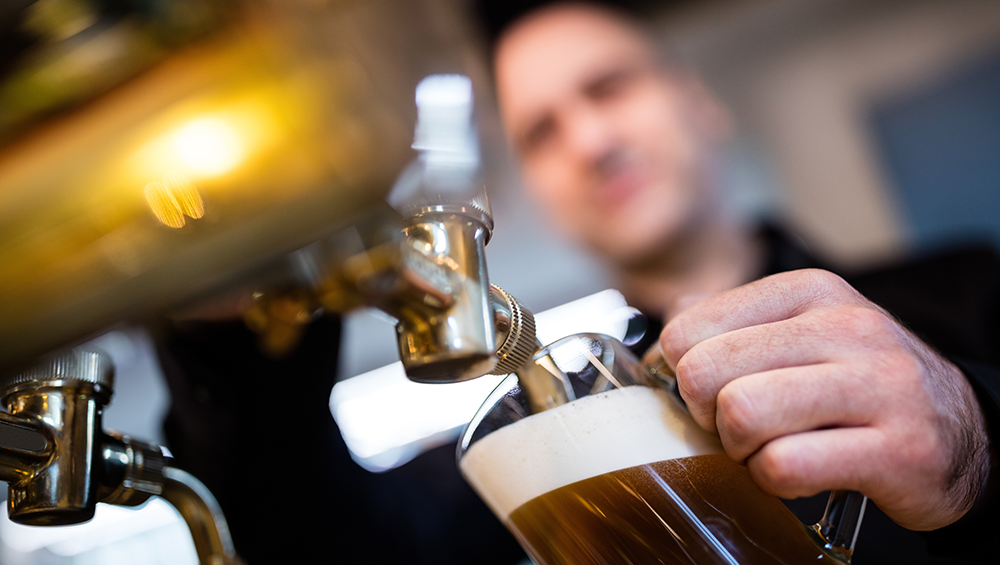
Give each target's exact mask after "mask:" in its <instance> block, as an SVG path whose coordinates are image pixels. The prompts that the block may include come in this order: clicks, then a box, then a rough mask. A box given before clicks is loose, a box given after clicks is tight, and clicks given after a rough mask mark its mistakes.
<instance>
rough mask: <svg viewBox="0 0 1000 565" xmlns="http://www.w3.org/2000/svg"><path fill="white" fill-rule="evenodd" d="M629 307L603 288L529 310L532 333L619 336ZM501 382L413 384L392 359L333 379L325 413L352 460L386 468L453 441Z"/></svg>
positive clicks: (545, 337)
mask: <svg viewBox="0 0 1000 565" xmlns="http://www.w3.org/2000/svg"><path fill="white" fill-rule="evenodd" d="M635 312H636V311H635V309H633V308H630V307H628V305H627V304H626V302H625V298H624V297H623V296H622V295H621V293H620V292H618V291H616V290H605V291H601V292H599V293H597V294H593V295H590V296H587V297H584V298H581V299H579V300H574V301H573V302H569V303H566V304H563V305H562V306H557V307H555V308H551V309H549V310H546V311H544V312H539V313H537V314H535V324H536V332H537V335H538V340H539V341H541V342H542V343H551V342H553V341H555V340H557V339H559V338H561V337H565V336H567V335H570V334H574V333H581V332H592V333H603V334H607V335H610V336H612V337H615V338H618V339H622V338H623V337H625V332H626V329H627V327H628V321H629V320H630V319H631V318H632V317H633V316H634V315H635ZM501 380H503V376H494V375H487V376H485V377H481V378H478V379H474V380H471V381H466V382H462V383H454V384H420V383H415V382H412V381H410V380H408V379H407V378H406V374H405V373H404V372H403V366H402V364H401V363H398V362H397V363H392V364H390V365H386V366H385V367H381V368H379V369H375V370H374V371H370V372H367V373H364V374H361V375H358V376H356V377H354V378H350V379H347V380H344V381H342V382H339V383H337V385H336V386H334V387H333V392H332V393H331V395H330V410H331V412H333V417H334V419H335V420H336V421H337V425H338V426H340V432H341V434H343V436H344V441H345V442H346V443H347V447H348V449H350V451H351V456H352V457H353V458H354V460H355V461H357V462H358V464H360V465H361V466H362V467H364V468H366V469H368V470H369V471H374V472H380V471H386V470H389V469H392V468H394V467H398V466H400V465H402V464H404V463H406V462H407V461H410V460H411V459H413V458H414V457H416V456H417V455H419V454H421V453H423V452H424V451H426V450H428V449H431V448H434V447H437V446H439V445H443V444H446V443H450V442H454V441H455V440H456V439H457V438H458V434H459V432H460V431H461V429H462V427H463V426H465V424H466V423H468V421H469V420H470V419H471V418H472V416H473V414H475V412H476V409H478V408H479V406H480V405H481V404H482V403H483V400H484V399H485V398H486V397H487V396H488V395H489V393H490V392H492V391H493V389H494V388H496V386H497V384H499V383H500V381H501Z"/></svg>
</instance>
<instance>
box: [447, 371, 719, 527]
mask: <svg viewBox="0 0 1000 565" xmlns="http://www.w3.org/2000/svg"><path fill="white" fill-rule="evenodd" d="M671 403H672V399H670V398H669V396H668V393H667V392H665V391H663V390H661V389H655V388H649V387H642V386H630V387H625V388H621V389H616V390H611V391H608V392H603V393H600V394H596V395H594V396H588V397H584V398H581V399H579V400H576V401H574V402H571V403H570V404H566V405H563V406H559V407H558V408H554V409H552V410H547V411H545V412H541V413H539V414H535V415H533V416H530V417H528V418H525V419H523V420H520V421H518V422H515V423H513V424H511V425H508V426H505V427H503V428H500V429H499V430H496V431H494V432H493V433H491V434H489V435H488V436H486V437H485V438H483V439H481V440H479V441H478V442H476V443H474V444H473V445H472V446H471V447H470V448H469V450H468V451H467V452H466V453H465V455H464V457H463V458H462V463H461V467H462V472H463V473H464V474H465V476H466V478H467V479H468V480H469V482H470V483H471V484H472V486H473V488H475V489H476V491H477V492H479V494H480V496H482V497H483V500H485V501H486V503H487V504H488V505H489V506H490V507H491V508H492V509H493V511H494V512H496V514H497V515H498V516H502V517H504V518H505V519H506V518H507V517H508V516H510V513H511V512H513V511H514V510H515V509H516V508H517V507H518V506H520V505H522V504H524V503H525V502H528V501H529V500H531V499H532V498H535V497H536V496H539V495H542V494H545V493H546V492H549V491H550V490H553V489H556V488H559V487H561V486H564V485H568V484H570V483H574V482H576V481H581V480H583V479H587V478H590V477H594V476H597V475H600V474H603V473H609V472H611V471H617V470H619V469H625V468H627V467H633V466H635V465H642V464H644V463H651V462H655V461H664V460H668V459H677V458H680V457H690V456H693V455H705V454H711V453H721V452H722V445H721V444H720V443H719V440H718V438H717V437H715V436H713V435H711V434H709V433H708V432H706V431H704V430H702V429H701V428H700V427H698V425H697V424H696V423H695V422H694V420H692V419H691V417H690V416H688V415H687V414H684V413H682V412H681V411H680V410H678V409H677V408H676V407H675V406H672V405H671ZM570 430H573V432H572V433H570Z"/></svg>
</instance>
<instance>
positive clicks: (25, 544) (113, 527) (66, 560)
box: [0, 498, 198, 565]
mask: <svg viewBox="0 0 1000 565" xmlns="http://www.w3.org/2000/svg"><path fill="white" fill-rule="evenodd" d="M0 514H2V516H0V540H2V541H3V545H2V548H3V554H0V562H3V563H20V562H22V561H24V560H25V559H29V558H28V557H27V556H28V555H29V554H32V555H41V554H48V556H49V557H48V558H46V559H45V560H44V563H58V564H66V565H70V564H72V565H90V564H94V565H97V564H100V565H146V564H148V565H186V564H190V565H197V563H198V556H197V554H196V553H195V550H194V543H193V542H192V541H191V535H190V533H189V532H188V528H187V525H185V523H184V520H183V519H182V518H181V517H180V514H178V513H177V511H176V510H174V508H173V507H172V506H170V505H169V504H167V503H166V502H164V501H163V500H161V499H159V498H152V499H150V500H149V502H147V503H146V504H144V505H143V506H141V507H139V508H137V509H135V508H125V507H122V506H110V505H107V504H98V505H97V513H96V514H95V515H94V519H93V520H91V521H89V522H86V523H83V524H77V525H74V526H58V527H44V528H40V527H35V526H22V525H20V524H15V523H13V522H11V521H10V519H9V518H7V513H6V512H3V513H0ZM30 562H32V563H38V562H43V561H40V560H38V559H32V560H30Z"/></svg>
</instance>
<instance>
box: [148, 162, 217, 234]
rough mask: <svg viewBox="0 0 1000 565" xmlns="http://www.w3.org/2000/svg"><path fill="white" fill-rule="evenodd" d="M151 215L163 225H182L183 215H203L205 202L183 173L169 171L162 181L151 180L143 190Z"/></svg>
mask: <svg viewBox="0 0 1000 565" xmlns="http://www.w3.org/2000/svg"><path fill="white" fill-rule="evenodd" d="M144 192H145V194H146V202H148V203H149V208H150V210H152V211H153V215H155V216H156V219H157V220H159V221H160V222H161V223H162V224H163V225H165V226H168V227H171V228H182V227H184V224H185V220H184V216H188V217H190V218H192V219H195V220H197V219H199V218H201V217H202V216H204V215H205V203H204V201H203V200H202V198H201V194H199V193H198V189H197V188H196V187H195V186H194V184H193V183H192V182H191V181H189V180H188V179H187V178H185V177H184V175H182V174H180V173H178V172H176V171H170V172H169V173H167V174H166V175H165V176H164V177H163V182H162V183H160V182H151V183H149V184H147V185H146V188H145V190H144Z"/></svg>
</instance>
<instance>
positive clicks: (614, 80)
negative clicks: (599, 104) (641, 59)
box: [586, 69, 635, 100]
mask: <svg viewBox="0 0 1000 565" xmlns="http://www.w3.org/2000/svg"><path fill="white" fill-rule="evenodd" d="M634 78H635V73H634V72H631V71H628V70H625V69H621V70H618V71H615V72H612V73H607V74H605V75H602V76H600V77H598V78H597V79H596V80H594V81H593V82H591V83H590V84H589V85H587V89H586V91H587V95H588V96H590V98H592V99H594V100H602V99H606V98H612V97H614V96H616V95H618V94H619V93H621V92H622V91H623V90H625V89H626V88H627V87H628V85H629V83H630V82H632V80H633V79H634Z"/></svg>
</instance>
